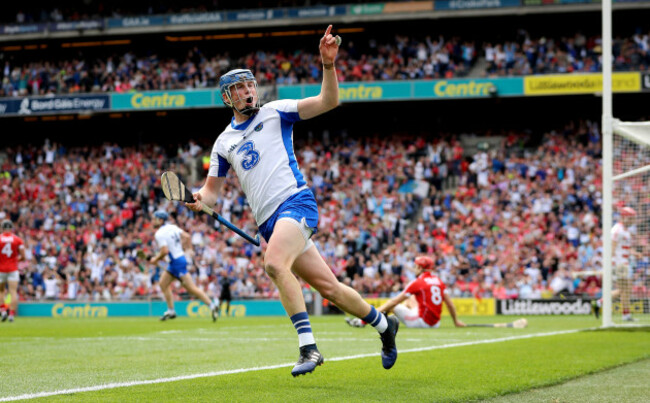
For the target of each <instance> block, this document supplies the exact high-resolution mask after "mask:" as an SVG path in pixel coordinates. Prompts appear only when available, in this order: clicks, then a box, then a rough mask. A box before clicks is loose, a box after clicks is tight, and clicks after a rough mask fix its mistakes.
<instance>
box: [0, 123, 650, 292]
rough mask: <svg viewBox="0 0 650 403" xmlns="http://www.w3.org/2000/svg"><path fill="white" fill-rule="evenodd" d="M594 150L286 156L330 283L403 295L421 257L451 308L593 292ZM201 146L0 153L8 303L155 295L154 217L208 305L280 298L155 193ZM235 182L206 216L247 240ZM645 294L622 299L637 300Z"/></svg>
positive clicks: (560, 138)
mask: <svg viewBox="0 0 650 403" xmlns="http://www.w3.org/2000/svg"><path fill="white" fill-rule="evenodd" d="M599 141H600V136H599V132H598V127H597V125H596V124H594V123H589V122H579V123H577V124H569V125H567V126H566V127H565V128H563V129H562V130H559V131H558V132H552V133H548V134H546V135H545V136H544V139H543V141H542V143H541V146H539V147H534V148H530V149H528V148H526V147H525V144H526V136H524V135H521V134H516V133H509V134H508V135H507V136H506V137H505V138H504V140H503V141H502V142H501V143H500V145H499V146H498V147H493V148H491V149H489V150H488V151H479V152H477V153H476V154H475V155H473V156H465V155H464V154H465V153H464V150H463V147H462V146H461V143H460V142H459V141H458V140H457V139H456V136H452V135H443V136H436V138H435V139H425V138H422V137H417V138H412V139H411V140H406V139H405V138H404V137H400V138H398V137H397V136H395V137H393V138H385V139H377V138H360V139H353V138H350V137H348V138H347V140H346V141H345V142H344V143H339V144H337V145H335V144H333V143H330V142H329V141H328V139H327V137H325V138H324V139H323V141H313V142H311V143H309V144H304V145H301V146H298V148H297V150H300V151H299V154H298V155H297V157H298V159H299V163H300V166H301V168H302V170H303V172H304V174H305V176H306V177H308V178H309V183H310V184H311V186H312V189H313V191H314V192H315V194H316V197H317V200H318V202H319V206H320V223H319V232H318V233H317V234H316V235H315V236H314V238H313V239H314V241H315V243H316V245H317V246H318V248H319V250H320V251H321V253H322V254H323V256H324V257H325V259H326V261H327V262H328V264H329V265H330V267H331V268H332V270H333V271H334V273H335V274H336V275H337V277H339V278H340V279H341V280H342V281H344V282H346V283H348V284H349V285H351V286H352V287H354V288H355V289H357V290H359V291H360V292H362V293H363V294H365V295H371V296H380V295H381V296H389V295H392V294H394V293H395V292H397V291H398V290H400V289H402V288H403V286H404V284H405V283H407V282H409V281H410V280H412V279H413V278H414V277H413V276H414V275H413V273H412V272H411V270H410V268H411V267H412V261H413V259H414V257H415V256H416V255H419V254H427V255H430V256H433V257H435V258H436V259H437V265H438V268H439V271H440V275H441V278H442V279H443V281H445V282H446V283H447V284H448V287H449V289H450V290H451V292H452V295H454V296H477V297H490V296H494V297H497V298H515V297H520V298H535V297H541V296H551V295H573V294H577V295H584V296H595V295H597V294H598V293H599V292H600V279H599V278H598V277H578V278H575V279H574V278H573V277H572V273H574V272H578V271H583V270H587V271H590V270H592V271H593V270H599V269H600V267H601V253H602V250H601V246H600V241H599V239H600V222H599V209H600V205H599V203H600V186H601V184H600V178H601V176H600V172H599V166H600V162H599V161H600V143H599ZM209 147H210V145H208V144H205V145H204V149H203V150H202V149H201V146H199V145H198V144H195V143H192V145H191V146H190V147H188V148H186V149H179V152H178V155H175V156H172V157H170V158H168V157H165V152H164V150H162V149H161V148H160V147H159V146H157V145H153V144H151V145H148V146H139V147H120V146H118V145H116V144H106V145H104V146H103V147H102V148H98V147H83V148H73V149H66V147H65V145H61V144H51V143H49V142H46V143H45V144H44V145H43V146H42V147H36V148H35V147H32V148H26V147H19V148H14V149H7V150H5V152H4V153H2V154H0V167H1V170H0V172H2V177H1V179H0V184H1V187H2V192H0V205H2V206H7V207H5V208H6V209H7V210H5V211H0V216H3V217H0V218H4V217H7V218H10V219H11V220H12V221H14V223H15V225H16V232H17V233H18V234H19V235H20V236H22V237H23V239H25V241H26V249H27V256H28V261H27V262H23V263H22V264H21V282H20V295H21V299H25V300H41V299H69V300H130V299H134V298H150V297H154V298H155V297H160V290H159V288H158V286H157V281H158V279H159V276H160V274H161V270H164V265H156V266H155V267H154V266H153V265H150V264H149V263H148V262H147V257H148V256H151V255H152V254H154V253H155V252H156V247H155V245H154V243H153V233H154V230H153V228H152V226H151V214H152V213H153V211H155V210H156V209H159V208H162V209H166V210H167V211H169V212H170V213H172V217H174V221H175V222H176V223H177V224H178V225H179V226H180V227H181V228H184V229H185V230H187V231H188V232H189V233H190V234H191V235H192V245H193V252H192V254H191V260H192V262H193V263H192V264H191V267H192V275H193V277H194V279H195V281H196V283H197V284H198V285H199V286H200V287H202V288H203V289H205V290H206V291H207V293H208V295H209V296H210V297H216V296H218V295H219V292H220V280H221V278H222V277H223V276H226V277H228V278H230V281H231V283H232V294H233V298H266V297H277V291H276V290H275V287H274V286H273V285H272V283H271V281H270V280H269V278H268V276H266V275H265V273H264V269H263V265H262V252H261V251H262V249H260V248H258V247H254V246H252V245H251V244H248V243H247V242H245V241H243V240H242V239H241V238H239V237H238V236H237V235H235V234H234V233H232V232H230V231H227V230H225V229H218V228H217V227H216V226H215V225H214V223H213V222H212V220H211V219H210V218H208V217H207V216H206V215H203V214H200V215H197V214H195V213H192V212H191V211H190V210H189V209H187V208H185V207H184V206H182V205H181V204H171V203H170V202H168V201H167V200H165V199H164V197H163V196H162V194H161V192H160V189H159V177H160V173H161V172H162V170H174V171H177V172H179V173H181V176H182V177H185V178H187V179H188V183H195V184H196V185H199V184H200V181H201V180H202V178H203V176H204V175H205V173H204V171H203V170H204V167H202V166H201V161H202V160H201V157H202V155H203V154H204V153H205V152H206V150H209ZM192 178H194V179H196V180H197V181H198V182H191V180H192ZM235 180H236V179H232V178H231V179H228V181H227V184H226V187H225V189H224V193H223V198H222V199H221V200H220V205H219V208H218V210H219V211H220V212H221V214H222V215H223V216H224V217H225V218H226V219H228V220H230V221H232V222H233V223H234V224H235V225H237V226H239V227H240V228H244V229H245V231H246V232H248V233H250V234H253V233H255V231H256V228H257V227H256V225H255V224H254V222H253V220H252V217H251V215H250V210H249V209H248V207H247V205H246V201H245V199H244V198H243V195H242V193H241V192H240V191H239V190H238V189H239V187H238V186H237V185H236V183H235V182H234V181H235ZM640 263H644V264H646V265H647V263H648V262H640ZM643 281H644V280H643V278H641V277H639V278H638V279H637V281H636V282H635V285H634V287H635V288H634V292H635V293H647V290H646V288H645V287H646V286H647V285H645V284H644V283H643ZM176 287H179V286H176ZM174 292H175V293H181V294H182V293H183V292H184V290H182V289H181V288H175V290H174Z"/></svg>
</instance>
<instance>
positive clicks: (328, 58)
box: [318, 25, 341, 64]
mask: <svg viewBox="0 0 650 403" xmlns="http://www.w3.org/2000/svg"><path fill="white" fill-rule="evenodd" d="M331 31H332V26H331V25H329V26H328V27H327V29H326V30H325V35H323V37H322V38H321V39H320V45H319V46H318V49H319V50H320V57H321V59H322V60H323V64H331V63H334V59H336V55H337V54H338V53H339V45H337V41H339V43H340V40H341V38H340V37H339V36H338V35H337V36H335V37H334V36H332V34H330V32H331ZM337 38H338V39H337Z"/></svg>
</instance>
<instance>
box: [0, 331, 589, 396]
mask: <svg viewBox="0 0 650 403" xmlns="http://www.w3.org/2000/svg"><path fill="white" fill-rule="evenodd" d="M595 329H599V328H595V327H594V328H588V329H572V330H560V331H556V332H547V333H532V334H525V335H521V336H509V337H500V338H498V339H487V340H475V341H467V342H461V343H450V344H442V345H439V346H428V347H419V348H411V349H406V350H399V353H400V354H404V353H415V352H420V351H429V350H439V349H445V348H452V347H464V346H474V345H477V344H490V343H500V342H504V341H512V340H521V339H532V338H536V337H546V336H558V335H562V334H570V333H578V332H582V331H586V330H595ZM398 340H399V339H398ZM378 355H379V353H370V354H357V355H349V356H345V357H334V358H328V359H327V360H326V361H346V360H354V359H358V358H366V357H375V356H378ZM292 365H294V363H289V364H277V365H267V366H264V367H253V368H239V369H229V370H224V371H215V372H207V373H203V374H192V375H181V376H174V377H170V378H159V379H151V380H147V381H130V382H115V383H107V384H103V385H96V386H86V387H83V388H74V389H63V390H55V391H51V392H38V393H27V394H24V395H19V396H8V397H2V398H0V402H11V401H14V400H27V399H36V398H39V397H48V396H56V395H67V394H71V393H83V392H97V391H100V390H106V389H115V388H125V387H130V386H140V385H152V384H156V383H166V382H176V381H185V380H188V379H197V378H207V377H210V376H221V375H231V374H241V373H245V372H255V371H265V370H268V369H278V368H284V367H290V366H292Z"/></svg>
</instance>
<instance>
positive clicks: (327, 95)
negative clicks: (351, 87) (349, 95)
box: [298, 25, 340, 120]
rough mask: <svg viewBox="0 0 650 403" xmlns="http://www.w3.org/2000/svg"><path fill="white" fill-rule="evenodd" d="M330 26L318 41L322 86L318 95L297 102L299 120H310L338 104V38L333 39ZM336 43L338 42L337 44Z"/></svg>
mask: <svg viewBox="0 0 650 403" xmlns="http://www.w3.org/2000/svg"><path fill="white" fill-rule="evenodd" d="M331 31H332V26H331V25H330V26H328V27H327V30H325V35H323V37H322V38H321V40H320V45H319V47H318V49H319V50H320V56H321V59H322V61H323V84H322V85H321V90H320V94H318V95H317V96H315V97H309V98H305V99H301V100H300V101H298V114H299V115H300V119H303V120H305V119H311V118H313V117H316V116H318V115H322V114H323V113H325V112H327V111H330V110H332V109H334V108H336V107H337V106H338V104H339V83H338V80H337V78H336V69H335V66H334V61H335V60H336V55H337V54H338V52H339V44H340V38H339V37H338V36H336V37H333V36H332V34H330V32H331ZM337 41H339V42H338V43H337Z"/></svg>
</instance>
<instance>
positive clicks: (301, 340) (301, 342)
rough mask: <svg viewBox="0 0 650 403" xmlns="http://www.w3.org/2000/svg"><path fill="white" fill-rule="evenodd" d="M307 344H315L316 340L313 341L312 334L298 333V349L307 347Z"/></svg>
mask: <svg viewBox="0 0 650 403" xmlns="http://www.w3.org/2000/svg"><path fill="white" fill-rule="evenodd" d="M309 344H316V340H315V339H314V334H313V333H312V332H309V333H299V334H298V347H302V346H307V345H309Z"/></svg>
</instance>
